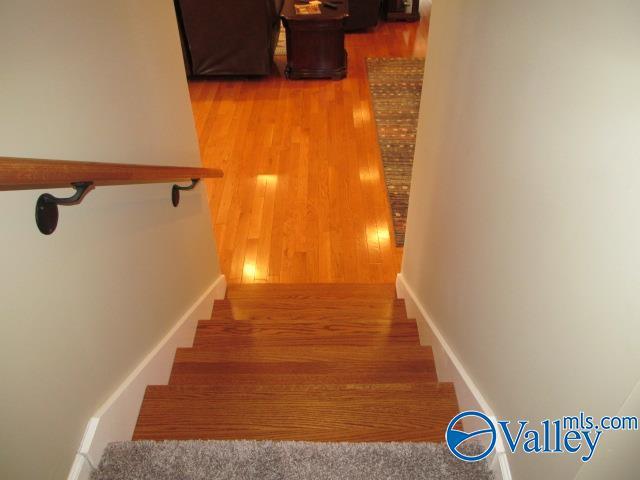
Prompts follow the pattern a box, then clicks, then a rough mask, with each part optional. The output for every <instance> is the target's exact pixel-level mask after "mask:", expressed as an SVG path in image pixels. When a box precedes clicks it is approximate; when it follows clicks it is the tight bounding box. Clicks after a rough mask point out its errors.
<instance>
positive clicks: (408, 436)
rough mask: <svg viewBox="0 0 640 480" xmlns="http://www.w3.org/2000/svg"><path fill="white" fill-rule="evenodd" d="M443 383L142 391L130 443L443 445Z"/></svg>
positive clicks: (451, 407)
mask: <svg viewBox="0 0 640 480" xmlns="http://www.w3.org/2000/svg"><path fill="white" fill-rule="evenodd" d="M456 414H457V403H456V396H455V392H454V389H453V385H452V384H449V383H413V384H400V383H397V384H374V385H330V384H329V385H217V386H192V385H168V386H150V387H147V390H146V393H145V397H144V401H143V403H142V407H141V410H140V415H139V417H138V423H137V425H136V428H135V431H134V434H133V439H134V440H144V439H147V440H187V439H203V440H207V439H216V440H227V439H249V440H305V441H321V442H348V441H355V442H358V441H364V442H369V441H384V442H388V441H433V442H442V441H443V440H444V432H445V429H446V427H447V424H448V423H449V421H450V420H451V418H453V417H454V416H455V415H456Z"/></svg>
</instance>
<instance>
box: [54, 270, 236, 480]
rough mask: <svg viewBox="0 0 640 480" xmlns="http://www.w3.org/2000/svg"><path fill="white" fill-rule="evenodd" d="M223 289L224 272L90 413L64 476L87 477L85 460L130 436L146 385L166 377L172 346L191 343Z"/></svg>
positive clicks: (76, 479)
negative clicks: (95, 409)
mask: <svg viewBox="0 0 640 480" xmlns="http://www.w3.org/2000/svg"><path fill="white" fill-rule="evenodd" d="M226 291H227V282H226V279H225V276H224V275H220V276H219V277H218V278H217V280H216V281H215V282H214V283H213V284H212V285H211V286H210V287H209V288H207V290H206V291H205V292H204V293H203V294H202V296H201V297H200V298H199V299H198V300H197V301H196V302H195V303H194V304H193V305H192V306H191V308H189V310H187V312H186V313H185V314H184V315H183V316H182V318H180V320H178V322H177V323H176V324H175V325H174V327H173V328H172V329H171V330H170V331H169V333H167V335H165V337H164V338H163V339H162V340H161V341H160V342H159V343H158V344H157V345H156V346H155V347H154V349H153V350H152V351H151V352H150V353H149V354H148V355H147V356H146V357H145V358H144V360H142V362H140V364H139V365H138V366H137V367H136V368H135V370H133V372H131V374H130V375H129V376H128V377H127V379H126V380H125V381H124V382H123V383H122V384H121V385H120V386H119V387H118V388H117V389H116V390H115V391H114V392H113V394H112V395H111V396H110V397H109V399H108V400H107V401H106V402H105V403H104V405H102V406H101V407H100V408H99V409H98V411H97V412H96V413H95V414H94V415H93V417H91V419H90V420H89V423H88V424H87V428H86V429H85V433H84V437H83V438H82V442H81V443H80V448H79V449H78V453H77V454H76V458H75V460H74V462H73V465H72V467H71V471H70V472H69V476H68V477H67V480H88V479H89V476H90V473H91V465H90V464H89V463H91V464H93V465H97V464H98V462H99V461H100V457H101V456H102V452H103V451H104V449H105V447H106V446H107V444H108V443H109V442H115V441H120V440H131V435H132V434H133V429H134V427H135V424H136V420H137V418H138V412H139V411H140V405H141V404H142V398H143V396H144V391H145V389H146V388H147V385H164V384H166V383H167V382H168V381H169V375H170V374H171V365H172V364H173V357H174V355H175V352H176V349H177V348H180V347H190V346H192V345H193V337H194V335H195V331H196V327H197V325H198V320H202V319H205V318H209V317H210V316H211V311H212V308H213V301H214V300H218V299H222V298H224V296H225V293H226Z"/></svg>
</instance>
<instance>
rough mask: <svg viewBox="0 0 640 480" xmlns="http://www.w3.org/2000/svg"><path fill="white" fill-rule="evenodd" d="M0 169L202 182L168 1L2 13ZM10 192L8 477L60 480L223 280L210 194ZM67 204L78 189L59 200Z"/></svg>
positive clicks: (5, 282)
mask: <svg viewBox="0 0 640 480" xmlns="http://www.w3.org/2000/svg"><path fill="white" fill-rule="evenodd" d="M0 125H1V127H0V155H4V156H17V157H34V158H52V159H61V160H88V161H101V162H121V163H141V164H160V165H181V166H200V157H199V151H198V142H197V138H196V134H195V129H194V124H193V118H192V113H191V109H190V103H189V96H188V91H187V84H186V80H185V74H184V67H183V63H182V57H181V51H180V43H179V38H178V31H177V27H176V21H175V13H174V10H173V4H172V2H171V1H170V0H153V1H152V0H140V1H136V2H130V1H124V0H114V1H109V2H86V1H77V0H60V1H58V2H49V3H47V2H34V1H21V2H4V3H3V4H2V6H1V7H0ZM170 189H171V185H170V184H157V185H141V186H118V187H102V188H97V189H95V190H94V191H92V192H90V193H89V194H88V196H87V197H86V198H85V200H84V201H83V202H82V204H80V205H77V206H73V207H62V208H61V209H60V223H59V225H58V229H57V231H56V232H55V233H54V234H53V235H51V236H49V237H46V236H43V235H42V234H40V233H39V232H38V230H37V228H36V225H35V221H34V208H35V201H36V199H37V197H38V195H40V194H41V193H43V192H42V191H9V192H0V199H1V201H0V219H1V221H2V227H1V228H0V245H2V249H1V250H0V269H1V271H2V276H1V277H0V379H1V383H2V387H1V394H0V477H1V478H10V479H12V480H19V479H34V478H38V479H60V478H65V477H66V476H67V473H68V472H69V468H70V466H71V463H72V461H73V460H74V455H75V451H76V449H77V447H78V445H79V444H80V440H81V438H82V434H83V431H84V428H85V425H86V422H87V420H88V419H89V418H90V417H91V416H92V415H93V414H94V412H95V411H96V409H97V408H98V407H99V406H100V405H101V404H102V403H103V402H104V401H105V400H106V399H107V398H108V397H109V395H110V394H111V393H112V391H113V390H114V389H115V388H116V386H118V385H119V384H120V383H121V382H122V381H123V380H124V379H125V378H126V377H127V375H128V374H129V373H130V372H131V370H132V369H133V368H134V367H135V366H136V365H137V364H138V363H139V362H140V361H141V360H142V359H143V358H144V357H145V356H146V355H147V353H148V352H149V351H150V350H151V349H152V348H153V347H154V346H155V345H156V344H157V343H158V342H159V341H160V339H161V338H163V337H164V335H165V334H166V333H167V332H168V331H169V329H170V328H171V327H172V326H173V325H174V324H175V323H176V321H177V320H178V319H179V318H180V317H181V316H182V315H183V314H184V313H185V311H187V309H188V308H189V307H190V306H191V305H192V304H193V303H194V302H195V301H196V300H197V299H198V298H199V297H200V296H201V295H202V294H203V292H205V291H206V289H207V288H208V287H210V286H211V284H212V283H213V282H214V281H215V280H216V279H217V278H218V277H219V274H220V270H219V267H218V259H217V256H216V251H215V243H214V238H213V232H212V226H211V221H210V214H209V209H208V205H207V199H206V195H205V186H204V185H200V186H199V187H198V188H197V189H196V190H194V191H192V192H185V193H184V194H183V195H182V198H181V203H180V206H179V207H178V208H174V207H173V206H172V205H171V201H170ZM50 191H51V193H54V194H57V195H60V196H66V195H67V194H69V193H70V190H69V189H56V190H50Z"/></svg>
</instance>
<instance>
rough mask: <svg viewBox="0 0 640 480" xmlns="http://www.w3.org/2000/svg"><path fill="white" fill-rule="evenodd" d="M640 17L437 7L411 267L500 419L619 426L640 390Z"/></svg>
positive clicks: (521, 463)
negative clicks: (565, 418) (596, 418)
mask: <svg viewBox="0 0 640 480" xmlns="http://www.w3.org/2000/svg"><path fill="white" fill-rule="evenodd" d="M639 18H640V3H638V2H635V1H614V2H607V3H602V2H596V1H591V0H588V1H586V2H585V1H580V2H578V1H565V2H557V1H549V0H541V1H537V2H530V1H524V0H491V1H485V2H477V1H474V0H446V1H445V0H436V1H435V2H434V5H433V10H432V17H431V27H430V38H429V52H428V61H427V66H426V71H425V82H424V88H423V97H422V105H421V107H422V108H421V114H420V123H419V131H418V139H417V146H416V156H415V164H414V171H413V183H412V187H411V202H410V206H409V218H408V229H407V238H406V246H405V253H404V263H403V268H402V273H403V276H404V279H405V281H406V282H407V283H408V284H409V285H410V286H411V288H412V289H413V290H414V291H415V292H416V294H417V296H418V297H419V300H420V301H421V303H422V304H423V306H424V307H425V308H426V310H427V311H428V312H429V314H430V316H431V317H432V319H433V320H434V322H435V323H436V324H437V327H438V329H439V330H440V331H441V332H442V334H443V335H444V337H445V338H446V340H447V342H448V344H449V345H450V346H451V347H452V348H453V350H455V353H456V355H457V356H458V358H459V359H460V360H461V361H462V363H463V364H464V367H465V369H466V370H467V371H468V372H469V373H470V374H471V376H472V377H473V379H474V380H475V383H476V384H477V385H478V386H479V387H480V390H481V391H482V393H483V394H484V396H485V398H486V399H487V400H488V401H489V403H490V405H491V406H492V407H493V408H494V410H495V411H496V413H497V414H498V415H499V416H501V417H504V418H512V419H518V418H522V417H525V418H526V417H528V418H531V419H532V420H533V419H539V418H541V417H555V416H560V415H570V414H573V413H576V412H577V411H579V410H581V409H584V410H587V411H588V412H590V413H591V414H593V415H603V414H615V413H616V412H618V411H620V409H621V407H622V405H623V403H624V402H625V400H626V399H627V397H628V396H629V394H630V392H631V391H632V389H633V387H634V385H635V384H636V382H637V381H638V379H639V376H640V375H639V373H640V372H639V371H638V365H640V349H639V348H638V345H639V340H638V339H639V338H640V321H639V317H640V295H638V288H639V287H640V249H639V248H638V246H639V245H640V222H639V219H640V188H639V185H640V156H639V153H638V152H640V135H638V126H639V125H640V90H639V89H638V85H640V29H638V19H639ZM636 413H638V412H636ZM610 435H615V433H612V434H610ZM636 450H637V449H636ZM603 452H604V451H603ZM603 454H605V453H603ZM596 455H598V453H596ZM511 463H512V468H513V473H514V478H516V479H518V480H520V479H538V478H549V479H568V478H573V477H574V476H575V474H576V473H577V471H578V468H579V467H580V462H579V460H578V459H577V458H576V457H574V456H559V455H558V456H544V457H543V456H535V455H531V456H524V455H519V456H517V457H516V458H512V459H511Z"/></svg>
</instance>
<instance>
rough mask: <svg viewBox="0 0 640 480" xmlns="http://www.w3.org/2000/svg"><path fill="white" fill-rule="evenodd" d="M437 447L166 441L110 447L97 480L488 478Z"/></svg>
mask: <svg viewBox="0 0 640 480" xmlns="http://www.w3.org/2000/svg"><path fill="white" fill-rule="evenodd" d="M491 478H493V477H492V475H491V473H490V472H489V470H488V469H487V466H486V464H485V463H484V462H478V463H465V462H462V461H459V460H457V459H456V458H455V457H454V456H453V455H452V454H451V453H450V452H449V451H448V449H447V447H446V446H444V445H441V444H436V443H310V442H270V441H263V442H255V441H181V442H177V441H167V442H150V441H138V442H120V443H112V444H110V445H109V446H108V447H107V449H106V450H105V453H104V455H103V457H102V460H101V461H100V465H99V466H98V469H97V470H96V471H95V472H94V473H93V476H92V479H93V480H124V479H127V480H152V479H153V480H205V479H206V480H217V479H228V480H240V479H243V480H248V479H260V480H276V479H278V480H294V479H296V480H339V479H340V480H347V479H348V480H382V479H385V480H388V479H393V480H418V479H429V480H431V479H433V480H436V479H438V480H440V479H447V480H489V479H491Z"/></svg>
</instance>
